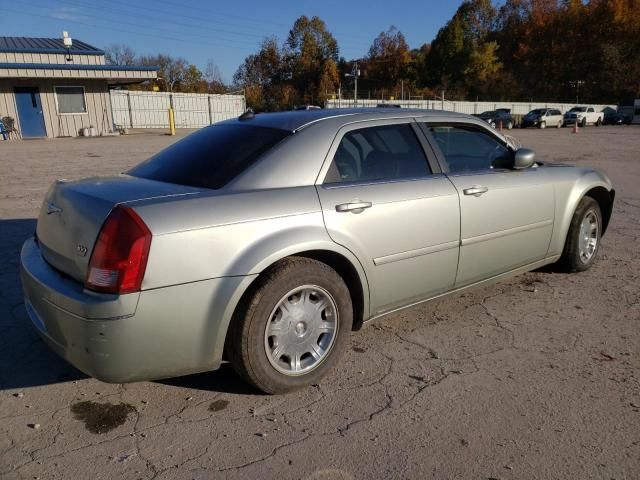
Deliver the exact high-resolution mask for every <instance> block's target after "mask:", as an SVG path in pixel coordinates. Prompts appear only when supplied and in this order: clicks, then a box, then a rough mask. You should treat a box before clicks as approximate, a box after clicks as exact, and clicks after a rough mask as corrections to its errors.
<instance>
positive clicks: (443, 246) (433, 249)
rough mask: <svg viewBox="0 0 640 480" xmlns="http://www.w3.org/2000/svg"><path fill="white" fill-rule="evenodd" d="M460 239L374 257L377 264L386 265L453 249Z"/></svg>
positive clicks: (456, 246)
mask: <svg viewBox="0 0 640 480" xmlns="http://www.w3.org/2000/svg"><path fill="white" fill-rule="evenodd" d="M459 244H460V243H459V242H458V240H454V241H453V242H445V243H439V244H438V245H432V246H430V247H424V248H417V249H415V250H409V251H407V252H400V253H392V254H391V255H385V256H383V257H378V258H374V259H373V263H374V264H375V265H377V266H378V265H385V264H387V263H392V262H398V261H400V260H406V259H408V258H414V257H421V256H422V255H429V254H430V253H437V252H443V251H445V250H451V249H452V248H458V246H459Z"/></svg>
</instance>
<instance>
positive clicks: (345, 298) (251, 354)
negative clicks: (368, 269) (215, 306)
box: [227, 257, 353, 393]
mask: <svg viewBox="0 0 640 480" xmlns="http://www.w3.org/2000/svg"><path fill="white" fill-rule="evenodd" d="M256 282H257V283H256V285H255V286H253V288H252V290H251V292H250V293H249V294H248V298H246V299H245V301H243V304H242V305H241V307H240V308H239V309H238V311H237V312H236V313H235V315H234V318H233V320H232V324H231V326H230V327H229V334H228V340H227V353H228V356H229V359H230V360H231V363H232V365H233V367H234V369H235V370H236V372H237V373H238V374H239V375H240V376H241V377H243V378H244V379H245V380H246V381H247V382H249V383H251V384H252V385H254V386H255V387H257V388H258V389H260V390H262V391H263V392H265V393H284V392H288V391H291V390H295V389H297V388H301V387H305V386H308V385H311V384H314V383H317V382H318V381H319V380H320V379H321V378H322V377H323V376H324V375H326V374H327V373H328V372H329V371H330V370H331V369H332V368H333V367H334V366H335V365H336V363H337V362H338V360H339V358H340V356H341V355H342V353H343V351H344V349H345V346H346V343H347V342H348V340H349V333H350V331H351V327H352V324H353V309H352V304H351V297H350V295H349V289H348V288H347V286H346V284H345V283H344V280H343V279H342V278H341V277H340V275H338V274H337V273H336V272H335V270H333V269H332V268H330V267H329V266H327V265H326V264H324V263H321V262H318V261H316V260H312V259H308V258H303V257H291V258H288V259H285V260H283V261H281V262H279V263H278V264H276V265H274V266H273V267H272V268H270V269H269V270H268V271H266V272H265V273H264V274H263V275H262V276H261V277H260V278H258V280H256Z"/></svg>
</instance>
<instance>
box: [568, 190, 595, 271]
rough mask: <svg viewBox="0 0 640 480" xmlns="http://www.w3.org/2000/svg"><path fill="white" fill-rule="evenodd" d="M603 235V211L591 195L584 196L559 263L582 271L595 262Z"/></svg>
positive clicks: (575, 214) (570, 269)
mask: <svg viewBox="0 0 640 480" xmlns="http://www.w3.org/2000/svg"><path fill="white" fill-rule="evenodd" d="M601 235H602V212H601V211H600V206H599V205H598V202H596V201H595V200H594V199H593V198H591V197H583V198H582V200H580V203H579V204H578V208H576V211H575V213H574V214H573V218H572V219H571V224H570V225H569V232H568V233H567V239H566V241H565V245H564V251H563V252H562V257H561V258H560V261H559V263H560V264H561V265H562V266H563V267H565V268H566V269H567V270H568V271H570V272H582V271H585V270H588V269H589V268H591V265H593V263H594V262H595V258H596V255H597V253H598V249H599V248H600V237H601Z"/></svg>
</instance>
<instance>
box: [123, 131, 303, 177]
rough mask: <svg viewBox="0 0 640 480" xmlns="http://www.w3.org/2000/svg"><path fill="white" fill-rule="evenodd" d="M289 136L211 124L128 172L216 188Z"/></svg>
mask: <svg viewBox="0 0 640 480" xmlns="http://www.w3.org/2000/svg"><path fill="white" fill-rule="evenodd" d="M290 134H291V132H288V131H286V130H280V129H276V128H268V127H257V126H250V125H213V126H211V127H207V128H203V129H202V130H199V131H197V132H195V133H193V134H191V135H189V136H188V137H187V138H185V139H183V140H180V141H179V142H176V143H174V144H173V145H171V146H170V147H168V148H166V149H164V150H162V151H161V152H160V153H158V154H156V155H154V156H153V157H151V158H150V159H149V160H147V161H145V162H143V163H141V164H140V165H138V166H137V167H134V168H133V169H131V170H129V171H128V172H127V173H128V174H129V175H131V176H134V177H140V178H147V179H149V180H158V181H161V182H167V183H177V184H179V185H187V186H190V187H196V188H212V189H217V188H221V187H223V186H225V185H226V184H227V183H229V182H230V181H231V180H233V179H234V178H235V177H237V176H238V175H239V174H240V173H242V172H243V171H245V170H246V169H247V168H249V167H250V166H251V165H252V164H253V163H255V161H256V160H257V159H258V158H259V157H260V156H261V155H262V154H263V153H265V152H266V151H267V150H269V149H271V148H272V147H273V146H275V145H276V144H277V143H278V142H280V141H281V140H283V139H284V138H285V137H287V136H288V135H290Z"/></svg>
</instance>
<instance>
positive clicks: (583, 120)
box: [580, 118, 587, 128]
mask: <svg viewBox="0 0 640 480" xmlns="http://www.w3.org/2000/svg"><path fill="white" fill-rule="evenodd" d="M580 126H581V127H582V128H584V127H586V126H587V119H586V118H583V119H582V122H580Z"/></svg>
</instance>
